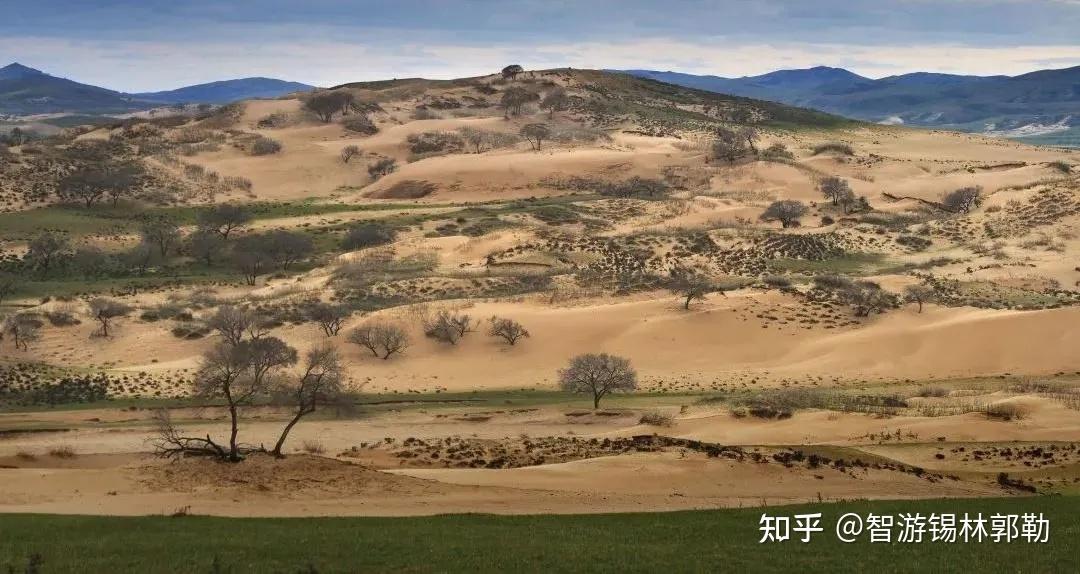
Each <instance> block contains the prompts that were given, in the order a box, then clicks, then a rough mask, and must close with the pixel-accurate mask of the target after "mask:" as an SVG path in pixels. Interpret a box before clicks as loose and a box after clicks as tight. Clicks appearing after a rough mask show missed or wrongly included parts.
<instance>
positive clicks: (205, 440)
mask: <svg viewBox="0 0 1080 574" xmlns="http://www.w3.org/2000/svg"><path fill="white" fill-rule="evenodd" d="M154 421H155V426H156V427H157V430H156V432H155V434H154V438H153V439H151V440H150V444H151V445H152V446H153V447H154V453H155V454H156V455H157V456H160V457H166V458H178V457H183V456H209V457H213V458H217V459H220V460H228V458H229V453H228V451H226V450H225V447H223V446H221V445H219V444H217V443H216V442H214V440H213V439H212V438H210V435H209V434H208V435H206V436H205V437H197V436H186V435H184V434H183V432H181V431H180V429H178V428H176V426H175V425H174V424H173V422H172V416H171V415H170V414H169V411H168V410H167V409H157V410H156V411H154Z"/></svg>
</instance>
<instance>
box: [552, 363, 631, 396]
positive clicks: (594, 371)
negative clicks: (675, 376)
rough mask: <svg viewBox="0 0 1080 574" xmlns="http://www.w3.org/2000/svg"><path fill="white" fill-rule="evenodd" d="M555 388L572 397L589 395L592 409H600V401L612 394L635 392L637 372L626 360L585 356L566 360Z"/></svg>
mask: <svg viewBox="0 0 1080 574" xmlns="http://www.w3.org/2000/svg"><path fill="white" fill-rule="evenodd" d="M559 386H560V387H561V388H562V389H563V390H565V391H570V392H572V393H592V396H593V408H596V409H598V408H600V399H602V398H604V397H605V396H607V395H608V394H610V393H612V392H616V391H632V390H634V389H636V388H637V372H636V371H635V370H634V368H633V367H631V366H630V360H629V359H624V358H623V357H617V356H615V355H609V354H607V353H600V354H594V353H588V354H584V355H578V356H576V357H574V358H573V359H570V364H569V365H568V366H567V367H566V368H565V369H560V370H559Z"/></svg>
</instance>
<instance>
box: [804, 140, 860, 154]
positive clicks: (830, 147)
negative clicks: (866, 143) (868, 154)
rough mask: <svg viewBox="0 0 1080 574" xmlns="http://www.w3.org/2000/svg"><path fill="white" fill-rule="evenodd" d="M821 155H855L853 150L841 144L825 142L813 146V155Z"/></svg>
mask: <svg viewBox="0 0 1080 574" xmlns="http://www.w3.org/2000/svg"><path fill="white" fill-rule="evenodd" d="M823 153H835V154H840V155H855V149H854V148H852V147H851V146H850V145H848V144H846V143H841V142H827V143H822V144H818V145H816V146H814V155H820V154H823Z"/></svg>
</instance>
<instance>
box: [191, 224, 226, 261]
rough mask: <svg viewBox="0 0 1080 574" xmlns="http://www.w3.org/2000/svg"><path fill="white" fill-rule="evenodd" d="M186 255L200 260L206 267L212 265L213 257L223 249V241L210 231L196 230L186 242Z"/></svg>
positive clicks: (219, 236)
mask: <svg viewBox="0 0 1080 574" xmlns="http://www.w3.org/2000/svg"><path fill="white" fill-rule="evenodd" d="M186 243H187V247H186V249H187V253H188V254H189V255H191V256H192V257H194V258H196V259H199V260H202V261H203V262H204V263H206V265H207V266H210V265H213V264H214V257H215V256H217V255H219V254H220V253H221V252H222V250H223V249H224V248H225V240H224V239H222V237H221V235H218V233H217V232H216V231H214V230H212V229H197V230H196V231H195V232H194V233H192V234H191V235H189V236H188V237H187V240H186Z"/></svg>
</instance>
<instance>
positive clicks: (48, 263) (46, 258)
mask: <svg viewBox="0 0 1080 574" xmlns="http://www.w3.org/2000/svg"><path fill="white" fill-rule="evenodd" d="M70 254H71V243H70V242H69V241H68V238H67V237H65V236H63V235H60V234H58V233H54V232H52V231H46V232H44V233H42V234H40V235H38V236H37V237H35V238H34V239H32V240H31V241H30V244H29V245H28V246H27V251H26V257H25V258H26V260H27V261H28V262H29V263H30V264H31V265H32V266H33V267H34V269H36V270H38V271H39V272H40V273H41V274H42V275H45V274H47V273H48V272H49V270H50V269H52V268H54V267H55V266H56V265H57V264H58V263H59V262H60V261H62V260H63V259H64V258H65V257H67V256H68V255H70Z"/></svg>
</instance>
